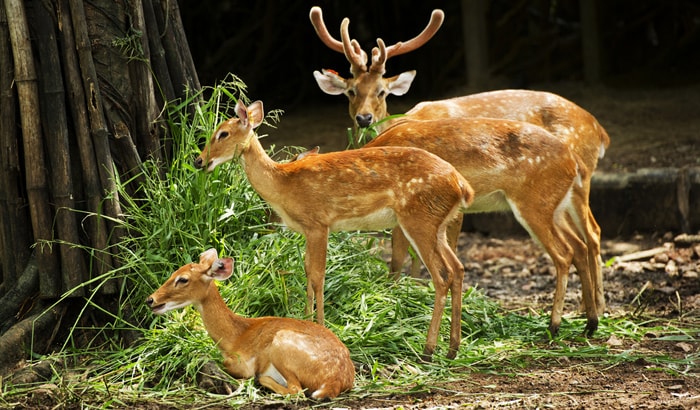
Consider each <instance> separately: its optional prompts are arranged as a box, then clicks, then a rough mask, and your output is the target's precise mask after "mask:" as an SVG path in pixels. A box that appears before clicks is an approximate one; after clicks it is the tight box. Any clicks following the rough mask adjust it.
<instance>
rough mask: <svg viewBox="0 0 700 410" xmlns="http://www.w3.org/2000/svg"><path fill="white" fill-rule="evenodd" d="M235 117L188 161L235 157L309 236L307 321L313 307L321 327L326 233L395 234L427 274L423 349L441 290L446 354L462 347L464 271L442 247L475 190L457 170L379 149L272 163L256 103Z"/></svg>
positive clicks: (438, 311)
mask: <svg viewBox="0 0 700 410" xmlns="http://www.w3.org/2000/svg"><path fill="white" fill-rule="evenodd" d="M236 113H237V114H238V118H231V119H229V120H227V121H224V122H223V123H222V124H221V125H220V126H219V128H218V129H217V130H216V131H214V134H213V135H212V137H211V139H210V141H209V144H208V145H207V147H206V148H205V149H204V150H203V151H202V153H201V154H200V156H199V157H198V158H197V159H196V160H195V166H196V167H198V168H204V169H206V170H208V171H211V170H213V169H214V168H215V167H216V166H217V165H219V164H221V163H224V162H226V161H229V160H231V159H234V158H239V157H240V159H241V162H242V165H243V168H244V170H245V173H246V174H247V176H248V180H249V181H250V183H251V185H252V186H253V188H254V189H255V190H256V191H257V192H258V194H260V196H261V197H262V198H263V199H264V200H265V201H267V202H268V203H269V204H270V206H271V207H272V209H274V210H275V212H276V213H277V214H279V216H280V217H281V218H282V221H283V222H284V223H285V224H286V225H287V226H288V227H289V228H290V229H292V230H294V231H297V232H299V233H301V234H302V235H304V237H305V238H306V255H305V257H304V267H305V270H306V276H307V292H306V294H307V305H306V308H307V314H308V315H310V314H311V310H312V307H313V301H314V298H315V299H316V321H317V322H318V323H320V324H323V322H324V312H323V285H324V278H325V270H326V248H327V246H328V234H329V233H330V232H332V231H355V230H382V229H387V228H393V227H395V226H400V227H401V229H402V232H404V233H405V234H406V238H407V239H408V241H409V242H410V243H411V245H412V246H413V247H414V249H416V251H417V253H418V255H419V256H420V258H421V260H422V261H423V263H424V264H425V266H426V267H427V269H428V272H430V275H431V277H432V279H433V283H434V285H435V306H434V308H433V316H432V319H431V321H430V326H429V328H428V336H427V341H426V345H425V349H424V351H423V353H424V357H425V358H426V359H428V358H429V357H430V356H431V355H432V354H433V351H434V350H435V347H436V345H437V339H438V333H439V328H440V321H441V318H442V313H443V311H444V308H445V303H446V299H447V293H448V291H449V292H450V293H451V295H452V320H451V325H450V348H449V351H448V354H447V356H448V357H450V358H454V357H455V356H456V354H457V350H458V349H459V344H460V339H461V335H460V329H461V326H460V321H461V313H462V282H463V281H464V267H463V266H462V263H461V262H460V261H459V259H457V256H456V255H455V254H454V252H453V251H452V249H451V248H450V246H449V245H448V242H447V236H446V232H445V229H446V226H447V224H448V223H449V221H451V220H452V219H454V217H455V216H456V215H457V214H458V213H459V212H460V211H461V210H464V209H465V208H466V207H467V206H468V204H469V203H470V202H471V200H472V196H473V190H472V189H471V187H470V186H469V184H468V183H467V181H466V180H465V179H464V177H462V175H460V173H459V172H457V170H455V168H454V167H453V166H452V165H450V164H449V163H448V162H446V161H445V160H443V159H440V158H439V157H438V156H436V155H434V154H431V153H428V152H426V151H424V150H421V149H417V148H409V147H381V148H372V149H369V148H367V149H362V150H353V151H342V152H332V153H328V154H312V155H307V156H306V157H304V158H303V159H301V160H297V161H292V162H288V163H277V162H275V161H273V160H272V159H271V158H270V157H269V156H268V155H267V153H266V152H265V150H264V149H263V147H262V145H261V144H260V141H258V138H257V136H256V134H255V131H254V130H255V128H256V127H257V126H258V125H260V124H261V122H262V120H263V106H262V103H261V102H260V101H257V102H254V103H252V104H250V106H248V107H247V108H246V107H245V106H244V105H243V104H242V103H241V101H238V103H237V104H236Z"/></svg>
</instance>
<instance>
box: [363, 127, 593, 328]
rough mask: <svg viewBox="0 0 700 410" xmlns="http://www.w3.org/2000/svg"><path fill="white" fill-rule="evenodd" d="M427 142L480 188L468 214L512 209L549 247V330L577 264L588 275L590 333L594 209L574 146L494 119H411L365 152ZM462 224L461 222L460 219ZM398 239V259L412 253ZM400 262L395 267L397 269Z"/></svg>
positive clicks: (398, 236) (397, 233)
mask: <svg viewBox="0 0 700 410" xmlns="http://www.w3.org/2000/svg"><path fill="white" fill-rule="evenodd" d="M386 146H409V147H421V148H423V149H425V150H427V151H429V152H432V153H434V154H436V155H438V156H439V157H441V158H443V159H444V160H446V161H448V162H449V163H451V164H452V165H454V166H455V168H456V169H457V170H458V171H459V172H460V173H461V174H462V175H463V176H464V177H465V178H466V179H467V180H468V181H469V183H470V184H471V185H472V187H473V188H474V195H475V196H474V202H473V203H472V205H471V206H470V207H469V208H468V209H467V210H466V212H467V213H479V212H494V211H495V212H502V211H508V210H510V211H512V212H513V214H514V215H515V218H516V219H517V220H518V222H520V224H521V225H522V226H523V227H524V228H525V229H526V230H527V232H529V234H530V236H532V238H533V239H534V240H535V241H537V242H538V243H539V244H541V245H542V247H543V248H544V249H545V250H546V251H547V253H548V254H549V256H550V257H551V258H552V262H553V263H554V266H555V268H556V288H555V291H554V303H553V307H552V315H551V319H550V326H549V330H550V332H551V333H552V334H553V335H554V334H556V333H557V332H558V330H559V326H560V323H561V316H562V313H563V306H564V296H565V293H566V285H567V281H568V274H569V267H570V266H571V264H572V262H573V264H574V266H575V267H576V269H577V270H578V272H579V276H580V277H581V290H582V293H583V301H584V305H585V308H586V318H587V324H586V331H585V333H586V334H588V335H592V334H593V332H594V331H595V330H596V329H597V327H598V311H597V309H596V302H595V299H594V298H595V296H594V293H595V292H594V290H593V286H594V282H593V281H592V278H591V274H592V273H593V272H594V271H593V267H592V266H591V264H590V261H589V259H588V246H589V242H588V237H589V236H592V233H591V232H589V229H590V227H589V226H587V225H586V221H587V217H588V215H589V213H590V210H589V208H588V200H587V199H588V198H587V197H586V196H585V195H584V191H583V190H582V189H581V188H582V181H583V180H584V179H585V177H586V175H585V172H586V169H585V167H583V166H582V165H581V161H580V159H579V158H578V156H577V155H575V154H574V153H572V152H571V150H570V149H569V147H568V146H567V145H566V144H564V143H563V142H562V141H560V140H559V139H557V138H555V137H553V136H552V135H551V134H550V133H549V132H547V131H546V130H544V129H543V128H541V127H538V126H536V125H532V124H528V123H525V122H520V121H509V120H502V119H489V118H476V119H469V118H445V119H439V120H413V119H410V117H405V119H401V120H399V121H397V122H395V123H394V124H392V125H391V126H390V127H389V128H387V129H386V130H385V131H384V132H382V133H381V134H379V135H378V136H377V137H376V138H375V139H373V140H372V141H370V142H369V143H367V144H366V145H365V147H363V148H361V149H360V151H361V150H364V149H370V148H372V149H375V148H377V147H386ZM460 223H461V220H460ZM393 234H394V235H393V237H392V251H393V255H392V256H393V257H394V259H393V260H392V264H398V263H399V262H400V261H402V260H403V258H405V256H406V253H407V250H408V245H409V244H408V242H406V240H405V237H404V235H403V234H402V232H401V229H399V228H395V229H394V231H393ZM399 268H400V265H399V266H392V270H393V271H394V272H398V270H399Z"/></svg>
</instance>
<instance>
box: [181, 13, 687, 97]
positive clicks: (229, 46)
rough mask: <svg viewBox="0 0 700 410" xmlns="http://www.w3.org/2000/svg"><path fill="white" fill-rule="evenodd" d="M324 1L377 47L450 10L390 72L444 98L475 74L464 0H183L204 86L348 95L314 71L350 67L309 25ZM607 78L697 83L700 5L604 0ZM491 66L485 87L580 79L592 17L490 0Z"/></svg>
mask: <svg viewBox="0 0 700 410" xmlns="http://www.w3.org/2000/svg"><path fill="white" fill-rule="evenodd" d="M314 5H318V6H321V8H322V9H323V12H324V19H325V21H326V25H327V26H328V29H329V31H330V32H331V34H333V35H335V36H336V37H338V38H339V37H340V35H339V31H340V29H339V27H340V21H341V20H342V18H343V17H349V18H350V35H351V36H352V37H353V38H356V39H357V40H358V41H360V43H361V44H362V46H363V49H365V50H369V49H371V47H373V46H374V45H376V37H381V38H382V39H384V40H385V42H387V44H393V43H394V42H396V41H400V40H406V39H409V38H411V37H413V36H415V35H416V34H418V32H420V30H422V29H423V27H425V25H426V24H427V21H428V19H429V16H430V12H431V11H432V10H433V9H434V8H441V9H443V10H444V11H445V14H446V17H445V22H444V23H443V26H442V28H441V29H440V30H439V31H438V33H437V34H436V35H435V37H434V38H433V39H432V40H430V42H428V43H427V44H426V45H424V46H423V47H422V48H420V49H418V50H416V51H414V52H412V53H409V54H405V55H402V56H398V57H395V58H393V59H391V60H390V61H389V62H388V63H387V74H386V75H387V76H391V75H396V74H399V73H401V72H403V71H406V70H411V69H416V70H417V71H418V75H417V77H416V79H415V81H414V84H413V86H412V87H411V96H412V97H415V98H416V99H427V98H440V97H442V96H445V95H449V94H450V93H451V92H453V90H455V89H456V88H458V87H460V86H463V85H464V84H465V83H466V75H467V74H466V71H465V70H466V68H465V57H464V41H463V34H462V33H463V21H462V6H463V2H462V1H399V0H390V1H372V2H369V1H337V0H317V1H315V2H308V1H301V0H292V1H252V2H251V1H245V2H243V1H227V2H219V1H215V0H201V1H197V2H184V1H183V2H181V7H182V15H183V24H184V26H185V29H186V33H187V36H188V40H189V42H190V47H191V50H192V54H193V58H194V60H195V65H196V66H197V70H198V74H199V77H200V80H201V82H202V84H213V83H215V82H216V81H218V80H221V79H223V78H224V77H225V75H226V74H227V73H229V72H232V73H235V74H236V75H238V76H240V77H241V79H243V81H245V82H246V84H247V85H248V87H249V93H250V95H251V96H252V97H253V98H260V99H263V100H265V101H266V102H267V103H269V104H271V105H269V106H272V107H279V108H283V109H284V108H291V107H295V106H297V105H298V104H302V103H304V104H310V103H319V102H320V103H323V102H325V101H331V99H332V101H337V99H333V98H332V97H329V96H326V95H325V94H323V93H322V92H321V91H320V90H319V89H318V87H317V86H316V83H315V81H314V79H313V76H312V72H313V70H319V69H321V68H331V69H334V70H336V71H338V72H339V73H340V74H341V75H343V76H348V75H349V72H348V67H349V64H348V63H347V61H346V60H345V58H344V56H342V55H341V54H339V53H336V52H334V51H331V50H330V49H328V48H327V47H326V46H325V45H323V44H322V43H321V42H320V41H319V39H318V37H317V36H316V34H315V32H314V30H313V28H312V26H311V23H310V22H309V17H308V14H309V10H310V8H311V7H312V6H314ZM598 7H599V13H598V14H599V19H598V24H597V26H598V32H599V35H600V39H601V40H600V41H601V43H602V47H601V54H602V55H601V60H602V66H603V70H602V71H603V76H602V81H603V82H605V83H607V84H610V85H614V86H635V87H637V86H659V85H667V84H677V83H679V82H681V83H682V82H687V81H696V80H697V79H698V76H699V74H698V73H700V2H698V1H696V0H695V1H692V0H668V1H658V0H616V1H611V2H610V1H599V2H598ZM486 14H487V17H486V19H487V21H486V24H487V31H488V42H489V45H488V48H489V59H490V61H489V63H488V66H489V70H490V74H491V78H492V79H493V82H492V83H490V84H485V85H483V87H482V88H484V89H488V88H504V87H518V88H528V87H532V86H534V85H535V84H542V83H548V82H559V81H581V80H583V78H584V74H583V59H582V52H581V17H580V9H579V2H578V1H570V0H568V1H553V0H549V1H545V0H523V1H510V0H492V1H490V2H487V12H486Z"/></svg>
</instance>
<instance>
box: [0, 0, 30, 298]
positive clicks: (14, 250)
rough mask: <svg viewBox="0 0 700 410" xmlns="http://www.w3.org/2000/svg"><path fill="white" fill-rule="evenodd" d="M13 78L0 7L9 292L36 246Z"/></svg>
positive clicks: (2, 212)
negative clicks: (24, 188)
mask: <svg viewBox="0 0 700 410" xmlns="http://www.w3.org/2000/svg"><path fill="white" fill-rule="evenodd" d="M13 76H14V69H13V66H12V50H11V48H10V33H9V29H8V26H7V18H6V15H5V8H4V7H0V260H2V273H3V274H2V277H3V284H4V285H5V289H10V288H12V287H13V286H14V285H15V283H16V282H17V281H18V280H19V277H20V275H21V272H22V268H21V266H24V265H25V264H26V263H27V261H28V260H29V256H30V253H31V251H30V246H31V244H32V232H31V218H30V216H29V213H28V206H27V199H26V196H25V195H24V194H23V193H22V192H21V190H20V186H22V173H21V170H20V163H19V143H18V141H19V135H18V132H19V129H18V127H17V124H16V114H17V100H16V99H15V93H14V89H13V85H12V83H13V81H14V79H13Z"/></svg>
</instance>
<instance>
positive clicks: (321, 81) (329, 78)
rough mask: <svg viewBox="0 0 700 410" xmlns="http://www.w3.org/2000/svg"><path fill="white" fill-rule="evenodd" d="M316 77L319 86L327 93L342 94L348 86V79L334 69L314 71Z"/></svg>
mask: <svg viewBox="0 0 700 410" xmlns="http://www.w3.org/2000/svg"><path fill="white" fill-rule="evenodd" d="M314 78H315V79H316V83H317V84H318V86H319V88H320V89H321V90H322V91H323V92H324V93H326V94H330V95H340V94H342V93H344V92H345V90H347V88H348V83H347V80H346V79H344V78H343V77H341V76H339V75H338V73H336V72H335V71H333V70H323V73H320V72H318V71H314Z"/></svg>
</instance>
